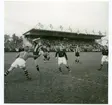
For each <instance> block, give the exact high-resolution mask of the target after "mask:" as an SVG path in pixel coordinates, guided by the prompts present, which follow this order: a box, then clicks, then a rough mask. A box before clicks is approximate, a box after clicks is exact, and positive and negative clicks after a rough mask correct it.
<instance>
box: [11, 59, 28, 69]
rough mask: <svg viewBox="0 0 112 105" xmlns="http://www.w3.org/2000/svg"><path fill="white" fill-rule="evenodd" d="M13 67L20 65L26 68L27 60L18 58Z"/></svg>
mask: <svg viewBox="0 0 112 105" xmlns="http://www.w3.org/2000/svg"><path fill="white" fill-rule="evenodd" d="M11 66H12V67H15V68H17V67H20V68H24V67H26V61H25V60H24V59H22V58H17V59H16V60H15V61H14V62H13V63H12V65H11Z"/></svg>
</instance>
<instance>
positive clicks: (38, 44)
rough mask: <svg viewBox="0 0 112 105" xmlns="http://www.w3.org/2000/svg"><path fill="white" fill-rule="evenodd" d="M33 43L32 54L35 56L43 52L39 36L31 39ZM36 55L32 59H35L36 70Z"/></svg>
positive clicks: (37, 67)
mask: <svg viewBox="0 0 112 105" xmlns="http://www.w3.org/2000/svg"><path fill="white" fill-rule="evenodd" d="M33 45H34V51H33V54H34V55H35V56H38V57H39V56H40V55H41V54H42V53H43V52H42V51H41V47H42V44H41V41H40V38H37V39H34V40H33ZM38 57H34V61H35V65H36V69H37V71H40V69H39V65H38V64H37V58H38Z"/></svg>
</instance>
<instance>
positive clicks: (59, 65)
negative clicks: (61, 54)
mask: <svg viewBox="0 0 112 105" xmlns="http://www.w3.org/2000/svg"><path fill="white" fill-rule="evenodd" d="M58 69H59V71H60V72H62V70H61V64H58Z"/></svg>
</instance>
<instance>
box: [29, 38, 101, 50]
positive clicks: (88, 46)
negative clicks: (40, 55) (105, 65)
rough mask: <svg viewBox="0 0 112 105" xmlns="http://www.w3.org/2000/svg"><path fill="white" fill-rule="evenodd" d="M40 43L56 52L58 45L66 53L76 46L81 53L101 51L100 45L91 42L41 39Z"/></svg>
mask: <svg viewBox="0 0 112 105" xmlns="http://www.w3.org/2000/svg"><path fill="white" fill-rule="evenodd" d="M30 41H31V40H30ZM41 42H42V43H43V45H44V46H46V47H49V50H50V51H56V50H57V49H58V48H59V46H60V45H61V46H63V47H64V49H65V50H66V51H68V52H70V51H73V49H75V47H76V46H77V45H78V46H79V48H80V51H82V52H83V51H84V52H91V51H100V49H101V45H99V44H98V43H96V42H95V41H91V40H86V41H84V40H83V41H82V40H70V39H64V40H62V39H41Z"/></svg>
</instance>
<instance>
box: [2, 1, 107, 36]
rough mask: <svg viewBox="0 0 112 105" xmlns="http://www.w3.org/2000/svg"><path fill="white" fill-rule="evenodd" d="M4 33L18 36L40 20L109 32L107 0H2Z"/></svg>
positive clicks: (54, 25) (90, 31)
mask: <svg viewBox="0 0 112 105" xmlns="http://www.w3.org/2000/svg"><path fill="white" fill-rule="evenodd" d="M4 6H5V7H4V33H5V34H9V35H12V34H13V33H16V35H18V36H21V35H22V34H23V33H24V32H26V31H28V30H30V29H31V28H34V27H35V26H36V24H38V23H39V22H40V23H41V24H43V25H44V29H50V27H49V24H52V25H53V29H54V30H60V28H59V26H60V25H62V26H63V31H64V30H65V31H69V30H68V28H69V26H70V27H71V28H72V30H73V32H76V31H77V30H78V29H79V31H80V32H82V33H85V30H87V32H88V33H92V30H94V31H95V33H96V34H98V31H99V30H100V31H101V32H103V33H104V32H105V31H106V33H107V34H108V18H109V17H108V6H109V5H108V2H107V1H85V2H83V1H80V2H78V1H73V0H68V1H67V0H60V1H50V0H46V1H43V0H40V1H39V0H38V1H5V2H4Z"/></svg>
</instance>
